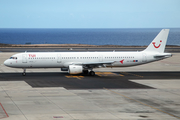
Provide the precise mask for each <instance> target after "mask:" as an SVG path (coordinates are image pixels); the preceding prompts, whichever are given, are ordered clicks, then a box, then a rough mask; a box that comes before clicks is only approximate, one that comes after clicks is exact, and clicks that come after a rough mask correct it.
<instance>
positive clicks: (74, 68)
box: [69, 65, 83, 74]
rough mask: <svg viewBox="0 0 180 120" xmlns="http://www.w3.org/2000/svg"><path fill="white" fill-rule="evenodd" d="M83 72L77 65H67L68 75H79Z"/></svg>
mask: <svg viewBox="0 0 180 120" xmlns="http://www.w3.org/2000/svg"><path fill="white" fill-rule="evenodd" d="M82 72H83V67H82V66H79V65H69V74H80V73H82Z"/></svg>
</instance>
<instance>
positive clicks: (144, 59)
mask: <svg viewBox="0 0 180 120" xmlns="http://www.w3.org/2000/svg"><path fill="white" fill-rule="evenodd" d="M142 62H147V58H146V53H142Z"/></svg>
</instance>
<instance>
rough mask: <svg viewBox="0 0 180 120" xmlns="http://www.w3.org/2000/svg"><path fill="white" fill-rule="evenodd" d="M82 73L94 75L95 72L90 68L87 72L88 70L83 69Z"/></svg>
mask: <svg viewBox="0 0 180 120" xmlns="http://www.w3.org/2000/svg"><path fill="white" fill-rule="evenodd" d="M83 74H85V75H88V74H89V75H90V76H94V75H95V72H94V71H92V70H91V71H90V72H89V71H88V70H83Z"/></svg>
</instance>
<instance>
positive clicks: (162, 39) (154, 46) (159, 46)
mask: <svg viewBox="0 0 180 120" xmlns="http://www.w3.org/2000/svg"><path fill="white" fill-rule="evenodd" d="M168 34H169V29H162V30H161V32H159V34H158V35H157V36H156V37H155V38H154V40H153V41H152V42H151V43H150V44H149V46H148V47H147V48H146V49H145V50H144V51H145V52H147V51H148V52H159V53H164V49H165V46H166V41H167V38H168Z"/></svg>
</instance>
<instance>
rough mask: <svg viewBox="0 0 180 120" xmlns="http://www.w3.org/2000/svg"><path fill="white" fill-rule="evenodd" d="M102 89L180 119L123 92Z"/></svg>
mask: <svg viewBox="0 0 180 120" xmlns="http://www.w3.org/2000/svg"><path fill="white" fill-rule="evenodd" d="M103 89H105V90H108V91H110V92H112V93H115V94H117V95H120V96H123V97H125V98H127V99H129V100H133V101H135V102H138V103H140V104H142V105H145V106H148V107H150V108H152V109H155V110H157V111H160V112H163V113H165V114H168V115H170V116H172V117H175V118H177V119H180V117H178V116H175V115H173V114H170V113H167V112H165V111H163V110H160V109H158V108H155V107H153V106H150V105H148V104H145V103H142V102H140V101H138V100H135V99H133V98H130V97H127V96H125V95H123V94H120V93H118V92H115V91H113V90H110V89H107V88H103Z"/></svg>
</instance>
